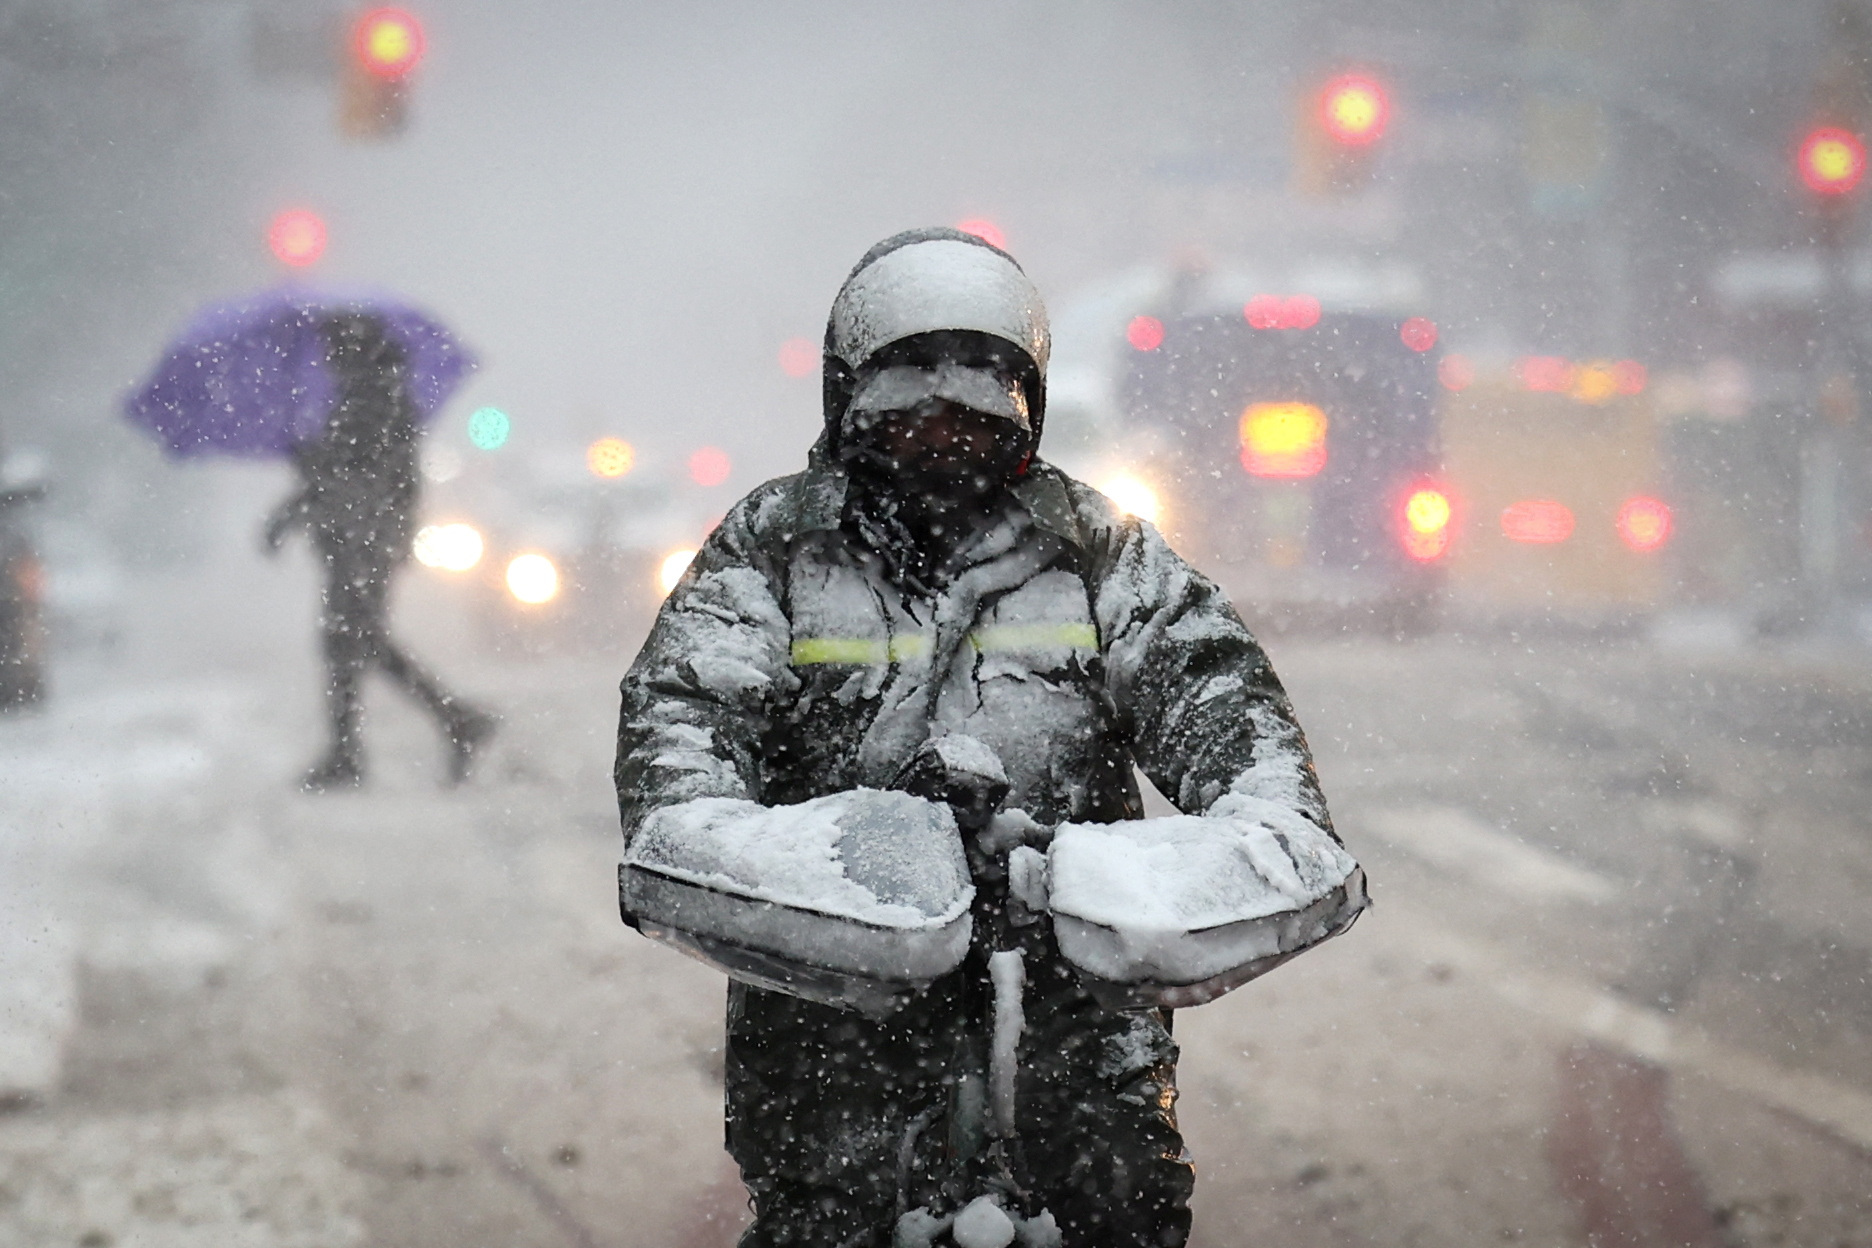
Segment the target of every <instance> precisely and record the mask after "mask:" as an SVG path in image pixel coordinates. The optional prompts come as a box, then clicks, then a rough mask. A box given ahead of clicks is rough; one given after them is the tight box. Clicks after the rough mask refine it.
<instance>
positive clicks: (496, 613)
mask: <svg viewBox="0 0 1872 1248" xmlns="http://www.w3.org/2000/svg"><path fill="white" fill-rule="evenodd" d="M604 441H606V440H601V443H602V442H604ZM611 441H615V440H611ZM619 445H623V444H621V443H620V444H619ZM599 446H600V444H594V447H599ZM588 458H589V456H588ZM601 462H602V461H601ZM569 466H571V467H576V466H579V464H578V457H577V456H576V455H575V454H572V453H570V452H566V453H561V454H558V455H542V456H541V457H539V458H538V459H536V460H534V461H533V462H531V463H529V464H526V465H519V464H512V463H510V464H509V465H508V467H507V470H506V471H504V472H503V473H502V474H501V475H500V477H499V478H498V480H482V481H476V482H464V483H459V484H460V486H461V488H453V489H451V488H443V489H438V490H437V491H436V495H435V498H434V501H433V502H432V504H431V505H430V506H429V508H428V510H429V512H430V514H431V515H432V516H433V517H435V518H434V520H433V521H432V522H431V523H428V524H425V525H424V526H423V527H422V528H421V529H420V530H418V532H417V534H416V539H415V542H414V547H413V554H414V557H415V560H416V562H417V563H418V564H419V565H420V566H421V567H422V568H423V569H425V570H426V571H428V572H429V573H430V574H431V575H432V576H433V577H434V578H435V579H436V580H437V581H438V582H439V583H440V586H441V588H442V589H443V590H444V592H446V593H448V594H450V595H451V596H454V597H456V598H458V599H459V600H460V603H461V611H462V614H463V615H464V616H465V617H466V618H469V619H472V620H473V621H474V625H475V628H476V630H477V632H478V634H479V636H480V638H481V639H482V641H483V642H484V643H485V644H487V645H489V646H491V647H493V648H495V649H497V650H503V651H506V650H513V651H518V652H522V653H546V652H552V651H569V650H594V649H596V650H610V649H616V650H622V649H625V648H627V647H629V646H631V645H634V644H636V641H637V640H638V639H640V638H641V637H642V635H643V633H644V632H645V631H647V629H648V628H649V625H650V622H651V620H652V619H653V618H654V616H655V614H656V610H657V608H658V607H659V606H660V605H661V604H662V601H663V598H664V596H665V595H666V594H667V593H668V591H669V589H670V587H671V586H673V585H674V584H675V582H676V578H677V577H679V576H681V574H682V571H683V570H684V569H685V568H686V567H687V566H688V562H689V559H690V558H692V557H693V556H694V554H695V550H696V548H697V547H698V546H700V544H701V540H702V538H703V537H704V536H705V535H706V533H707V530H708V528H709V527H711V525H712V521H710V520H709V519H708V518H706V517H703V516H701V515H700V514H698V509H697V508H696V507H695V506H694V505H693V503H690V504H688V505H685V504H684V502H683V501H682V500H681V499H680V497H679V495H678V493H677V491H676V490H675V489H673V488H671V487H670V486H668V485H665V484H660V483H658V482H656V481H653V480H647V479H644V478H642V477H638V478H634V479H623V478H624V477H625V474H624V473H623V472H617V473H614V474H611V475H607V474H604V473H600V472H598V471H596V470H588V471H578V472H573V471H569V470H568V468H569Z"/></svg>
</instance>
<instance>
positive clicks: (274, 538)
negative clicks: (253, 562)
mask: <svg viewBox="0 0 1872 1248" xmlns="http://www.w3.org/2000/svg"><path fill="white" fill-rule="evenodd" d="M304 514H305V509H304V503H303V500H302V499H301V498H298V497H294V498H289V499H287V500H286V501H285V502H283V503H281V504H280V505H279V506H278V507H275V508H274V509H273V511H272V514H270V515H269V516H267V521H266V527H265V528H264V529H262V530H261V532H260V549H261V550H262V552H264V553H265V554H266V555H267V556H268V557H269V558H271V557H272V556H274V555H277V554H278V553H279V552H280V547H282V546H284V545H285V544H286V535H287V534H288V533H290V532H292V529H293V526H294V525H296V524H298V523H299V522H300V520H301V519H302V518H303V516H304Z"/></svg>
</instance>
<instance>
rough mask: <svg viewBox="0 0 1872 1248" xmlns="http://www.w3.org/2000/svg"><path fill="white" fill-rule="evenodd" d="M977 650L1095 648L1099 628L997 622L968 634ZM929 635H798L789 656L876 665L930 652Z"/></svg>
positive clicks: (801, 661) (807, 663) (805, 662)
mask: <svg viewBox="0 0 1872 1248" xmlns="http://www.w3.org/2000/svg"><path fill="white" fill-rule="evenodd" d="M969 641H970V642H971V643H972V644H973V645H974V647H975V649H976V650H977V651H980V652H982V653H989V652H994V651H1007V650H1052V649H1059V648H1062V647H1064V648H1071V649H1077V650H1096V649H1098V630H1097V629H1095V628H1093V627H1092V625H1090V624H1085V623H1080V624H997V625H994V626H992V627H990V628H983V629H978V630H976V631H975V632H973V633H970V634H969ZM929 651H930V639H929V638H928V637H927V636H925V635H923V634H921V633H901V634H899V635H898V636H895V637H892V638H891V639H890V641H889V642H888V643H887V642H883V641H877V640H873V639H871V638H869V637H800V638H797V639H795V641H794V642H793V647H792V654H791V659H792V663H793V666H794V667H811V666H813V665H815V664H820V663H845V664H852V665H856V666H861V667H879V666H882V665H883V664H885V663H901V662H903V661H904V660H905V659H910V658H922V657H924V656H925V655H927V654H929Z"/></svg>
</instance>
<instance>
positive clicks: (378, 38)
mask: <svg viewBox="0 0 1872 1248" xmlns="http://www.w3.org/2000/svg"><path fill="white" fill-rule="evenodd" d="M353 48H354V50H355V51H356V53H357V62H358V65H359V66H360V67H361V68H362V69H363V70H364V71H365V72H366V73H368V74H371V75H372V76H373V77H377V78H384V79H388V80H390V81H395V80H397V79H399V78H406V77H408V76H409V72H410V71H411V70H413V69H415V68H416V62H418V61H420V60H422V54H423V31H422V23H420V22H418V21H417V20H416V19H415V18H414V17H412V16H411V15H410V14H409V13H407V12H406V11H404V10H402V9H372V10H371V11H370V12H368V13H366V14H365V15H364V16H363V17H360V18H359V19H358V23H357V27H356V29H355V32H354V36H353Z"/></svg>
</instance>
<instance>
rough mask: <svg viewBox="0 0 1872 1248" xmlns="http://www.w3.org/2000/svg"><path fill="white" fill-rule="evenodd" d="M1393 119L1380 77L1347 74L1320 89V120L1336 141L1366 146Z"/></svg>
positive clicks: (1377, 138)
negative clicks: (1379, 81)
mask: <svg viewBox="0 0 1872 1248" xmlns="http://www.w3.org/2000/svg"><path fill="white" fill-rule="evenodd" d="M1390 119H1391V101H1390V99H1389V97H1387V96H1386V95H1385V89H1384V88H1383V87H1382V86H1380V85H1379V83H1378V81H1377V79H1375V78H1370V77H1367V76H1366V75H1364V74H1344V75H1341V76H1340V77H1338V78H1335V79H1333V80H1332V81H1331V82H1329V83H1327V84H1326V89H1325V90H1324V91H1321V92H1320V122H1321V124H1322V125H1324V126H1325V127H1326V134H1327V136H1328V137H1329V138H1331V139H1332V140H1333V142H1335V143H1342V144H1344V145H1345V146H1347V147H1365V146H1367V145H1368V144H1372V143H1376V142H1377V141H1378V140H1379V139H1380V138H1381V137H1382V136H1383V135H1384V129H1385V123H1386V122H1387V121H1389V120H1390Z"/></svg>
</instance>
